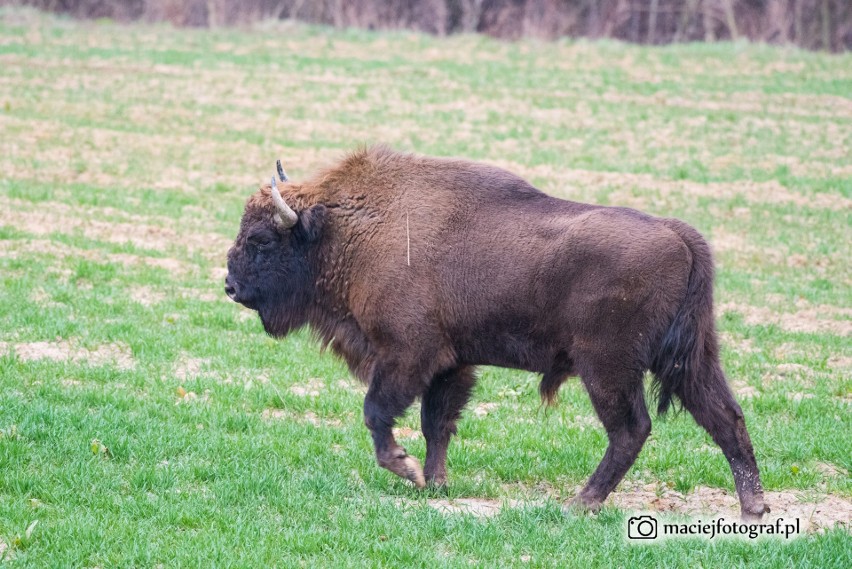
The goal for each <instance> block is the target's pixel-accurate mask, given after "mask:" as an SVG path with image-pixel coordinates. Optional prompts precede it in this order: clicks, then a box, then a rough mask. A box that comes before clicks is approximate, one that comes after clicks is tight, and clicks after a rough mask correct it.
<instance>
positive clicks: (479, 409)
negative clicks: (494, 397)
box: [471, 403, 498, 417]
mask: <svg viewBox="0 0 852 569" xmlns="http://www.w3.org/2000/svg"><path fill="white" fill-rule="evenodd" d="M497 407H498V405H497V404H496V403H479V404H478V405H477V406H476V407H474V408H473V411H471V412H472V413H473V414H474V415H475V416H477V417H485V416H486V415H488V414H489V413H491V412H492V411H494V410H495V409H497Z"/></svg>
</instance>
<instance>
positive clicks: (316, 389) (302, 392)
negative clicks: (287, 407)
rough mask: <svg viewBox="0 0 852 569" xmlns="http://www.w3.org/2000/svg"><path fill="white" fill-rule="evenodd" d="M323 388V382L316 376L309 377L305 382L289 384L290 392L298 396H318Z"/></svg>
mask: <svg viewBox="0 0 852 569" xmlns="http://www.w3.org/2000/svg"><path fill="white" fill-rule="evenodd" d="M324 388H325V383H324V382H323V381H322V380H321V379H318V378H315V377H314V378H311V379H309V380H308V382H307V383H304V384H296V385H291V386H290V393H292V394H293V395H297V396H299V397H319V394H320V393H321V392H322V390H323V389H324Z"/></svg>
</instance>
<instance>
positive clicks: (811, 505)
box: [607, 484, 852, 532]
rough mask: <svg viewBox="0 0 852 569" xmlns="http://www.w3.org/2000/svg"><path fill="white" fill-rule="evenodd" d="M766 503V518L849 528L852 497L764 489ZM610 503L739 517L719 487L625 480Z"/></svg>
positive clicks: (819, 528) (733, 499)
mask: <svg viewBox="0 0 852 569" xmlns="http://www.w3.org/2000/svg"><path fill="white" fill-rule="evenodd" d="M765 499H766V503H767V504H768V505H769V507H770V508H771V509H772V512H771V513H770V514H769V515H768V516H767V518H766V520H767V521H770V522H771V521H772V520H774V519H776V518H785V519H789V518H800V519H801V520H802V525H803V528H804V529H806V530H807V531H809V532H814V531H822V530H825V529H829V528H832V527H835V526H842V527H845V528H847V529H850V521H852V500H850V499H849V498H845V497H841V496H835V495H833V494H823V495H820V496H813V497H811V496H808V495H805V494H802V493H799V492H793V491H781V492H767V493H766V498H765ZM607 502H608V503H609V504H612V505H613V506H615V507H617V508H620V509H624V510H631V511H654V512H671V513H675V514H683V515H689V516H706V515H712V516H724V517H725V518H728V519H737V518H738V517H739V515H740V514H739V501H738V500H737V497H736V495H734V494H731V493H730V492H728V491H726V490H722V489H719V488H708V487H706V486H699V487H697V488H695V490H693V491H692V492H689V493H688V494H682V493H680V492H677V491H675V490H671V489H668V488H665V489H661V488H660V487H659V486H658V485H656V484H632V485H628V484H625V485H624V487H622V488H619V489H618V490H617V491H616V492H613V494H612V495H611V496H610V497H609V498H608V499H607Z"/></svg>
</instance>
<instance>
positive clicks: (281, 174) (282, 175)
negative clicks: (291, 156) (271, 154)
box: [275, 160, 290, 182]
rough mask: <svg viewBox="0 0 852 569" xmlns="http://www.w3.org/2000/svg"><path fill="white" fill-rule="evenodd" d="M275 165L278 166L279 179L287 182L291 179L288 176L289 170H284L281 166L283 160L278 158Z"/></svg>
mask: <svg viewBox="0 0 852 569" xmlns="http://www.w3.org/2000/svg"><path fill="white" fill-rule="evenodd" d="M275 166H277V167H278V179H279V180H281V181H282V182H286V181H287V180H289V179H290V178H288V177H287V172H285V171H284V167H283V166H281V160H278V161H277V162H276V163H275Z"/></svg>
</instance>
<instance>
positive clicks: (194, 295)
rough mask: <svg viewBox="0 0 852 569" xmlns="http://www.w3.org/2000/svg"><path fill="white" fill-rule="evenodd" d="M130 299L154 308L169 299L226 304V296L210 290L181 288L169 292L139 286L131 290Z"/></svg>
mask: <svg viewBox="0 0 852 569" xmlns="http://www.w3.org/2000/svg"><path fill="white" fill-rule="evenodd" d="M130 298H131V299H133V300H134V301H135V302H138V303H139V304H141V305H143V306H153V305H155V304H159V303H161V302H164V301H165V300H167V299H169V298H180V299H184V300H200V301H202V302H224V301H225V300H226V299H227V297H226V296H225V294H224V293H223V294H217V293H215V292H213V291H212V290H209V289H194V288H179V289H171V290H169V292H166V291H164V290H158V289H157V288H156V287H152V286H137V287H133V288H132V289H131V290H130Z"/></svg>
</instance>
